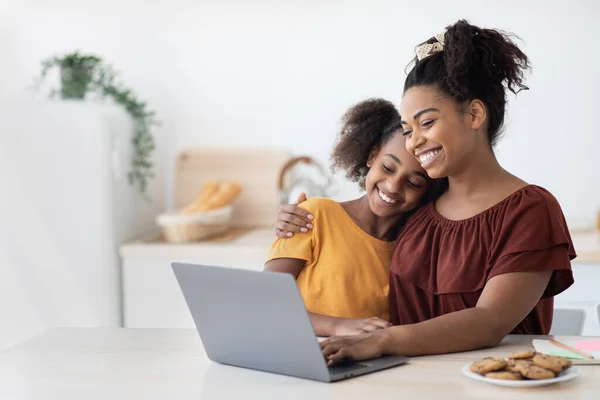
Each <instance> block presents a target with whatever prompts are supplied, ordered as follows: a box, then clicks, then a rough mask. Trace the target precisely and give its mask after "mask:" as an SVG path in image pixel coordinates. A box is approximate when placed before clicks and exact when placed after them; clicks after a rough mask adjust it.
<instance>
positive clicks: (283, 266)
mask: <svg viewBox="0 0 600 400" xmlns="http://www.w3.org/2000/svg"><path fill="white" fill-rule="evenodd" d="M305 263H306V261H304V260H299V259H297V258H276V259H274V260H271V261H269V262H268V263H267V264H266V266H265V271H270V272H283V273H288V274H291V275H292V276H293V277H294V279H298V275H300V272H301V271H302V268H304V265H305ZM308 315H309V317H310V322H311V324H312V326H313V329H314V330H315V334H316V335H317V336H333V335H359V334H364V333H368V332H374V331H376V330H380V329H384V328H389V327H391V326H392V324H391V323H389V322H388V321H385V320H383V319H380V318H376V317H373V318H338V317H330V316H328V315H322V314H315V313H311V312H309V313H308Z"/></svg>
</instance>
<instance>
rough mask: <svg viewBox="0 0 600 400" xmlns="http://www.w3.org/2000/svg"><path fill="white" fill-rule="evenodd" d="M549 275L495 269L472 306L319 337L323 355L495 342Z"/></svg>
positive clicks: (445, 349) (362, 355)
mask: <svg viewBox="0 0 600 400" xmlns="http://www.w3.org/2000/svg"><path fill="white" fill-rule="evenodd" d="M551 276H552V271H542V272H514V273H507V274H501V275H497V276H495V277H493V278H491V279H490V280H489V281H488V282H487V284H486V286H485V288H484V289H483V293H482V294H481V297H480V298H479V301H478V302H477V305H476V306H475V307H474V308H469V309H466V310H461V311H457V312H453V313H449V314H446V315H442V316H440V317H437V318H432V319H430V320H428V321H423V322H420V323H417V324H411V325H400V326H395V327H392V328H389V329H384V330H380V331H377V332H373V333H368V334H364V335H360V336H355V337H333V338H330V339H327V340H325V341H323V342H321V348H322V350H323V355H324V356H325V357H326V358H327V359H328V360H330V364H333V363H335V362H336V361H339V360H341V359H343V358H350V359H357V360H361V359H368V358H372V357H378V356H380V355H382V354H396V355H406V356H417V355H426V354H443V353H453V352H459V351H469V350H475V349H481V348H485V347H493V346H496V345H498V344H499V343H500V341H502V339H503V338H504V337H505V336H506V335H507V334H509V333H510V331H512V330H513V329H514V327H515V326H517V325H518V324H519V323H520V322H521V321H522V320H523V319H524V318H525V317H526V316H527V315H528V314H529V312H530V311H531V310H532V309H533V308H534V307H535V305H536V304H537V303H538V301H539V300H540V298H541V297H542V294H543V293H544V290H545V289H546V286H547V285H548V282H549V281H550V277H551Z"/></svg>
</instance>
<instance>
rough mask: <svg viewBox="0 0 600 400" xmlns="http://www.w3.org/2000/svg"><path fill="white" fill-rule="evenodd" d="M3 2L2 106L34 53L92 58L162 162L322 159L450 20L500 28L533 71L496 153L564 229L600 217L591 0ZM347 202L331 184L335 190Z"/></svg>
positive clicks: (598, 59) (26, 80) (27, 77)
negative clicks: (171, 158)
mask: <svg viewBox="0 0 600 400" xmlns="http://www.w3.org/2000/svg"><path fill="white" fill-rule="evenodd" d="M0 7H1V8H0V10H1V13H0V48H1V49H2V52H3V56H2V61H1V62H0V100H3V99H11V98H13V97H15V96H21V95H23V89H24V88H25V87H26V86H28V85H29V84H30V83H31V81H32V78H33V77H34V76H35V75H36V74H37V73H38V71H39V60H40V59H42V58H44V57H46V56H49V55H52V54H55V53H63V52H67V51H71V50H74V49H81V50H83V51H86V52H93V53H96V54H99V55H101V56H103V57H105V58H106V59H107V60H110V61H111V62H113V64H114V65H115V66H116V67H117V68H118V69H119V70H121V71H122V72H123V77H124V79H125V81H126V83H127V84H128V85H130V86H132V87H133V88H135V89H136V90H137V91H138V93H139V94H140V95H141V97H143V98H145V99H148V100H149V102H150V104H151V105H152V106H154V107H155V108H156V109H157V110H158V111H159V113H160V117H161V119H162V121H163V128H162V129H161V131H160V134H161V135H164V136H165V139H166V140H167V142H168V146H167V147H166V149H167V152H168V153H169V155H172V154H173V153H174V152H175V151H176V149H179V148H182V147H184V146H190V145H197V146H216V145H230V146H247V147H262V146H268V145H275V146H289V147H292V148H293V149H294V151H295V152H296V153H307V154H311V155H314V156H315V157H317V158H318V159H320V160H321V161H323V162H325V161H326V160H327V155H328V153H329V151H330V149H331V144H332V142H333V138H334V134H335V130H336V126H337V122H338V119H339V117H340V116H341V114H342V113H343V111H344V110H345V109H346V108H347V107H348V106H349V105H351V104H352V103H354V102H357V101H360V100H361V99H364V98H366V97H371V96H382V97H385V98H388V99H391V100H393V101H395V102H399V101H400V99H401V94H402V84H403V81H404V77H405V74H404V67H405V65H406V64H407V62H408V61H409V60H410V58H411V55H412V50H413V48H414V46H415V44H417V43H418V42H420V41H422V40H425V39H427V37H429V36H431V35H433V34H435V33H437V32H438V31H440V30H441V29H442V28H443V27H444V26H445V25H447V24H449V23H452V22H453V21H455V20H456V19H458V18H459V17H467V18H469V19H470V20H471V22H473V23H476V24H480V25H482V26H487V27H498V28H502V29H504V30H507V31H513V32H515V33H517V34H518V35H519V36H520V37H521V38H522V39H523V40H524V43H523V44H522V48H523V49H524V50H525V52H526V53H527V54H528V55H529V56H530V57H531V60H532V63H533V66H534V70H533V73H532V75H531V77H530V79H529V80H528V84H529V85H530V87H531V91H529V92H526V93H522V95H521V96H519V97H518V98H517V100H516V101H513V103H512V104H511V107H510V114H509V117H508V129H507V133H508V134H507V136H506V138H505V140H504V141H503V142H501V144H500V146H499V148H498V153H499V155H500V159H501V161H502V162H503V163H504V165H505V166H506V167H507V168H508V169H510V170H511V171H513V172H514V173H516V174H517V175H519V176H521V177H523V178H524V179H527V180H529V181H531V182H535V183H538V184H541V185H543V186H546V187H547V188H548V189H550V190H551V191H552V192H553V193H554V194H555V195H556V196H557V197H558V199H559V200H560V202H561V204H562V206H563V208H564V210H565V213H566V214H567V215H568V217H569V218H570V219H572V220H573V221H576V220H578V219H587V221H591V219H592V218H593V217H594V213H595V212H596V210H597V209H600V185H598V184H597V183H598V182H600V172H599V171H600V169H599V168H598V166H597V157H596V152H597V149H598V147H600V146H599V145H600V135H599V134H598V132H597V130H598V128H597V124H596V114H597V110H599V109H600V100H599V97H598V96H597V93H598V91H599V89H600V78H599V74H598V73H597V71H599V70H600V55H599V52H598V51H596V50H595V49H596V48H597V43H596V40H597V38H598V37H600V25H598V23H597V22H598V20H599V19H600V3H599V2H596V1H594V0H587V1H586V0H578V1H569V2H565V1H562V0H561V1H552V0H551V1H540V0H535V1H528V2H522V1H516V0H515V1H513V0H502V1H500V0H498V1H486V2H483V1H467V0H462V1H461V0H455V1H452V2H448V1H439V0H435V1H428V2H416V1H402V2H401V1H369V2H364V1H316V0H314V1H302V2H282V1H265V0H258V1H251V2H249V1H243V0H225V1H193V0H187V1H186V0H168V1H167V0H156V1H142V0H129V1H122V0H119V1H117V0H105V1H102V2H97V1H76V0H72V1H68V0H55V1H52V2H47V1H45V0H29V1H27V0H25V1H10V0H9V1H7V0H4V1H3V2H0ZM511 99H512V97H511ZM166 173H168V174H169V175H170V174H171V173H172V168H169V169H168V170H167V171H166ZM356 193H357V191H356V189H355V187H354V186H353V185H352V184H342V190H341V192H340V195H339V197H342V198H343V197H349V196H352V195H354V194H356Z"/></svg>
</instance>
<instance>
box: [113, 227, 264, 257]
mask: <svg viewBox="0 0 600 400" xmlns="http://www.w3.org/2000/svg"><path fill="white" fill-rule="evenodd" d="M155 237H156V234H153V235H150V236H149V237H148V238H141V239H139V240H135V241H132V242H128V243H125V244H123V245H122V246H121V247H120V254H121V257H137V256H142V257H148V256H155V257H166V258H170V259H186V258H193V257H194V256H196V255H197V254H198V253H199V252H207V251H213V252H215V251H216V252H219V251H227V252H231V251H246V252H248V251H254V252H256V251H259V252H262V253H263V254H264V258H265V259H266V257H267V251H268V249H269V246H271V243H273V241H274V240H275V233H273V229H272V228H256V229H253V230H251V231H249V232H248V233H245V234H243V235H241V236H239V237H237V238H234V239H232V240H231V241H228V242H210V241H205V242H195V243H166V242H149V241H146V239H149V238H155Z"/></svg>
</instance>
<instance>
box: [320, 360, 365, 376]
mask: <svg viewBox="0 0 600 400" xmlns="http://www.w3.org/2000/svg"><path fill="white" fill-rule="evenodd" d="M367 367H368V365H364V364H360V363H356V362H351V361H342V362H340V363H338V364H335V365H333V366H332V367H328V368H329V373H330V374H339V373H345V372H350V371H356V370H358V369H363V368H367Z"/></svg>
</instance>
